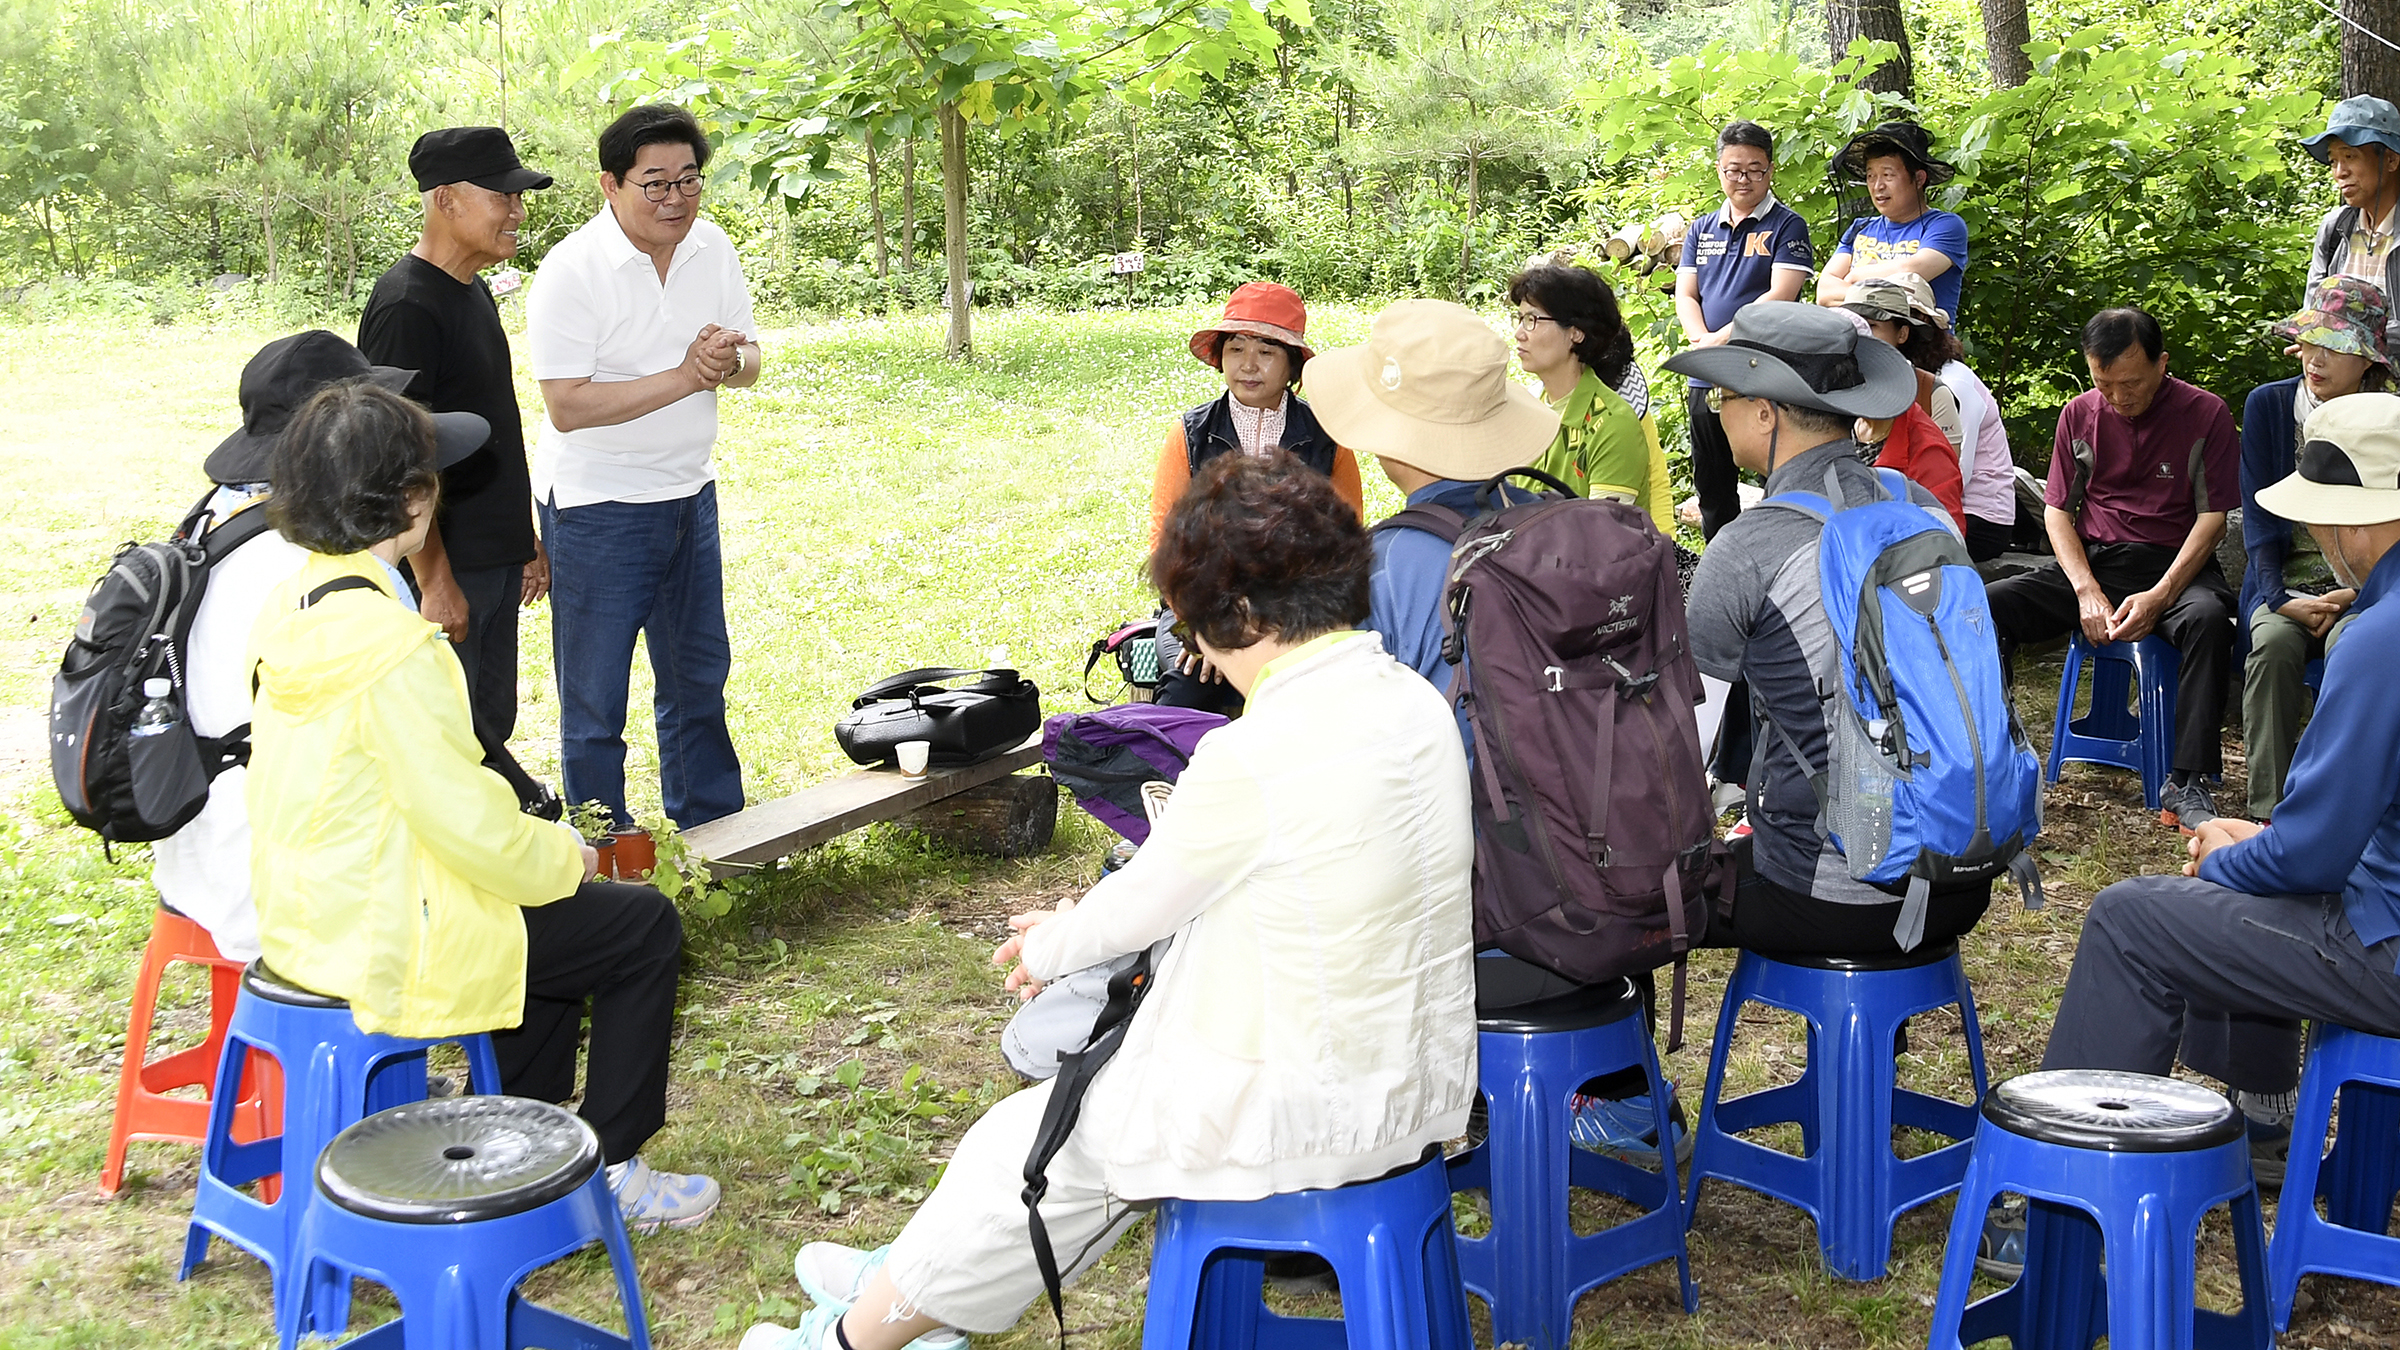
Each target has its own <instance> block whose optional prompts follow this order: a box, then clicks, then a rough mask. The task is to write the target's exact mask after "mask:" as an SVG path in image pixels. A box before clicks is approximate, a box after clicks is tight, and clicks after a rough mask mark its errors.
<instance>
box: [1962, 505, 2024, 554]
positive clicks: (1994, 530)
mask: <svg viewBox="0 0 2400 1350" xmlns="http://www.w3.org/2000/svg"><path fill="white" fill-rule="evenodd" d="M2016 532H2017V527H2016V526H2014V525H2003V524H2001V523H2000V522H1998V521H1996V520H1985V519H1984V518H1983V517H1981V516H1972V515H1971V516H1968V517H1967V557H1969V558H1970V559H1972V560H1974V561H1976V562H1990V561H1991V560H1992V559H1994V558H1997V557H1999V556H2000V555H2001V554H2003V553H2006V552H2008V541H2009V540H2010V539H2011V538H2012V537H2014V536H2015V534H2016Z"/></svg>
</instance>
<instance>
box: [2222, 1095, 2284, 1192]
mask: <svg viewBox="0 0 2400 1350" xmlns="http://www.w3.org/2000/svg"><path fill="white" fill-rule="evenodd" d="M2225 1095H2226V1096H2227V1097H2228V1098H2230V1099H2231V1100H2232V1102H2233V1105H2234V1109H2235V1110H2238V1111H2240V1112H2241V1113H2242V1123H2243V1124H2244V1125H2245V1126H2247V1127H2248V1128H2249V1131H2250V1174H2251V1176H2253V1177H2255V1178H2257V1181H2258V1184H2259V1186H2260V1187H2261V1188H2271V1189H2281V1188H2282V1186H2283V1169H2284V1165H2285V1164H2286V1163H2287V1162H2289V1161H2290V1159H2291V1154H2292V1112H2293V1108H2294V1107H2295V1106H2297V1105H2298V1104H2299V1095H2300V1094H2299V1093H2297V1092H2284V1093H2278V1094H2275V1095H2273V1096H2268V1095H2265V1094H2262V1093H2256V1092H2243V1091H2240V1090H2238V1089H2227V1090H2226V1093H2225Z"/></svg>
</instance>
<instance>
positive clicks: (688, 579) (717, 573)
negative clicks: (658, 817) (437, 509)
mask: <svg viewBox="0 0 2400 1350" xmlns="http://www.w3.org/2000/svg"><path fill="white" fill-rule="evenodd" d="M541 509H542V539H543V542H544V543H545V545H546V546H547V547H548V548H549V550H550V635H551V645H552V648H553V651H552V654H551V660H552V663H553V664H554V665H555V666H556V668H557V671H558V734H559V761H560V768H561V771H562V774H563V776H564V777H565V779H566V798H567V800H568V801H570V802H587V801H597V802H601V803H603V804H605V805H607V806H608V808H609V809H610V810H612V811H614V812H616V814H617V820H618V821H619V822H620V823H625V822H630V821H631V820H632V816H631V815H629V814H628V813H627V811H626V809H625V700H626V690H627V686H628V682H629V679H630V676H631V673H632V669H633V639H634V635H635V634H636V633H640V634H642V635H643V637H644V639H645V641H646V644H647V646H648V647H649V650H650V671H651V674H652V676H653V677H654V680H655V682H656V694H655V696H654V698H653V709H652V710H653V712H654V714H655V716H656V718H657V723H658V786H659V796H660V797H661V798H663V799H664V804H665V806H666V812H667V818H668V819H670V820H672V821H674V822H675V824H676V827H677V828H679V829H687V830H688V829H690V828H691V827H692V826H694V825H698V824H701V823H702V822H704V821H711V820H715V819H716V818H717V817H719V816H727V815H731V814H733V813H734V812H736V811H739V810H741V809H742V765H741V761H740V760H739V759H738V758H736V757H735V755H734V752H733V737H732V735H731V733H729V732H728V731H727V730H726V728H725V680H726V677H727V675H729V674H730V673H731V671H732V668H733V649H732V646H731V644H730V643H728V642H727V640H726V637H725V579H724V569H723V564H722V562H721V560H720V558H719V555H718V552H717V488H716V484H714V483H711V484H709V485H708V486H706V487H704V488H702V489H700V491H699V492H697V493H695V494H693V495H692V496H689V497H683V498H679V499H677V500H675V501H667V502H594V503H592V504H591V505H589V506H570V507H564V508H561V507H557V506H554V505H552V504H551V503H549V502H546V501H545V502H543V503H542V508H541Z"/></svg>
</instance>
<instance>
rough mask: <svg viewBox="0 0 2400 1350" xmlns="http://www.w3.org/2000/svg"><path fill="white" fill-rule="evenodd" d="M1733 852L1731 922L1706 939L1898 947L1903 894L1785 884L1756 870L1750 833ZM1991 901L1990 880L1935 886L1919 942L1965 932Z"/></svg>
mask: <svg viewBox="0 0 2400 1350" xmlns="http://www.w3.org/2000/svg"><path fill="white" fill-rule="evenodd" d="M1733 857H1734V862H1735V864H1736V865H1737V866H1739V867H1740V868H1741V879H1740V881H1739V882H1738V883H1737V884H1736V889H1735V891H1734V897H1733V922H1732V923H1731V924H1723V925H1720V924H1713V923H1712V924H1710V925H1709V928H1708V939H1707V942H1706V943H1705V945H1707V946H1710V947H1740V948H1743V949H1745V950H1748V951H1754V952H1763V953H1766V954H1769V955H1773V954H1775V953H1777V952H1788V953H1790V954H1792V955H1795V956H1882V955H1886V954H1889V953H1893V952H1897V951H1899V950H1900V945H1899V944H1898V943H1896V942H1894V941H1893V940H1892V929H1893V927H1894V926H1895V925H1897V924H1898V923H1899V922H1900V906H1901V904H1902V901H1901V900H1900V899H1898V898H1894V899H1893V900H1892V902H1891V903H1890V904H1888V905H1849V904H1842V903H1840V902H1837V901H1833V900H1819V899H1817V898H1816V897H1815V896H1813V895H1804V894H1802V893H1800V892H1798V891H1792V890H1786V889H1784V888H1783V887H1782V886H1779V885H1777V884H1776V883H1775V882H1773V881H1770V880H1768V879H1767V878H1765V877H1763V876H1760V875H1759V874H1758V869H1757V868H1756V867H1755V866H1754V865H1753V864H1752V862H1751V841H1750V840H1749V839H1748V838H1746V837H1745V838H1741V839H1736V840H1734V841H1733ZM1991 903H1992V885H1991V883H1990V882H1988V881H1985V882H1977V883H1975V884H1973V885H1969V886H1936V887H1934V888H1933V893H1932V895H1930V896H1928V897H1927V899H1926V911H1925V937H1924V939H1923V943H1922V944H1920V945H1926V944H1933V943H1941V942H1948V941H1950V940H1952V939H1953V938H1959V937H1964V936H1966V935H1967V934H1968V933H1970V932H1972V931H1974V928H1975V925H1976V924H1977V923H1979V922H1981V921H1982V919H1983V912H1984V911H1985V910H1986V909H1989V908H1990V907H1991Z"/></svg>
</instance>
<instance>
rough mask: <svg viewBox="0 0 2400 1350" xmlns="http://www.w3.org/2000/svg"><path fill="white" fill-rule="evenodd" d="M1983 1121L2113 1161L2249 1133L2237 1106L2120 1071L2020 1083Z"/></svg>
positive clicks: (2006, 1089)
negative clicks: (2091, 1151)
mask: <svg viewBox="0 0 2400 1350" xmlns="http://www.w3.org/2000/svg"><path fill="white" fill-rule="evenodd" d="M1983 1118H1984V1119H1985V1120H1988V1121H1990V1122H1992V1123H1993V1124H1994V1125H1997V1126H1999V1127H2000V1128H2001V1129H2004V1130H2007V1131H2008V1132H2009V1133H2011V1134H2021V1135H2024V1136H2025V1137H2026V1138H2028V1139H2039V1140H2041V1141H2043V1142H2044V1143H2050V1144H2065V1145H2068V1146H2070V1147H2073V1148H2089V1149H2099V1150H2102V1151H2104V1152H2109V1153H2182V1152H2188V1151H2191V1150H2195V1149H2204V1148H2215V1147H2217V1146H2218V1145H2220V1144H2230V1143H2232V1142H2233V1141H2234V1140H2236V1139H2240V1138H2242V1137H2243V1136H2244V1134H2246V1133H2247V1131H2246V1129H2245V1127H2244V1126H2243V1123H2242V1117H2241V1113H2240V1112H2238V1111H2235V1110H2234V1109H2233V1103H2231V1102H2229V1101H2227V1100H2225V1098H2224V1097H2223V1096H2221V1095H2219V1094H2217V1093H2214V1092H2211V1091H2209V1090H2208V1089H2207V1088H2204V1087H2200V1086H2198V1085H2197V1084H2193V1083H2185V1082H2181V1081H2179V1080H2177V1079H2173V1078H2160V1077H2157V1076H2155V1075H2152V1074H2146V1073H2123V1072H2119V1071H2117V1070H2114V1069H2052V1070H2050V1071H2048V1072H2045V1073H2029V1074H2022V1075H2019V1076H2018V1077H2015V1078H2011V1079H2009V1080H2008V1081H2007V1082H2005V1083H2001V1084H1998V1085H1996V1086H1994V1087H1993V1088H1992V1090H1991V1091H1989V1092H1987V1093H1985V1094H1984V1096H1983Z"/></svg>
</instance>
